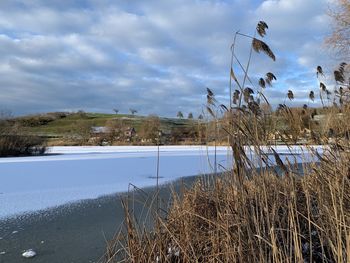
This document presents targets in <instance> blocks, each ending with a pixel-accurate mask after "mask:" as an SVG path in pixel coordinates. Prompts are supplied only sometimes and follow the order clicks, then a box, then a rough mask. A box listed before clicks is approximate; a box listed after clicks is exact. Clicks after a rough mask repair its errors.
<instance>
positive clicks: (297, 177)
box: [105, 22, 350, 263]
mask: <svg viewBox="0 0 350 263" xmlns="http://www.w3.org/2000/svg"><path fill="white" fill-rule="evenodd" d="M267 28H268V26H267V25H266V23H264V24H262V22H259V24H258V26H257V30H258V34H259V35H260V36H264V35H265V34H266V29H267ZM237 36H243V37H247V38H248V39H253V43H252V50H255V51H257V52H260V51H263V52H265V53H266V54H267V55H268V56H269V57H270V58H272V59H274V58H275V57H274V55H273V53H272V51H271V50H270V48H269V47H268V46H267V44H265V43H264V42H262V41H260V40H257V39H256V38H253V37H250V36H247V35H244V34H240V33H236V37H237ZM236 37H235V39H236ZM262 43H263V44H262ZM234 46H235V43H234V44H233V45H232V49H231V51H232V61H233V58H234V59H236V62H237V64H238V65H239V66H240V67H241V69H242V71H243V74H244V77H243V81H241V82H240V81H239V80H238V78H237V76H236V75H235V74H233V70H232V68H233V63H232V64H231V67H230V96H229V97H230V98H232V99H233V102H232V101H231V102H230V106H231V105H232V104H235V105H236V106H235V107H227V106H225V105H222V104H220V103H219V102H218V101H217V99H216V98H215V94H214V92H213V91H212V90H210V89H207V105H206V106H207V109H208V112H209V114H210V116H211V118H212V119H211V122H209V124H212V125H214V128H213V129H212V130H213V136H214V142H215V145H217V139H218V138H221V137H222V132H224V133H225V135H226V138H227V141H228V142H229V145H230V147H231V149H232V158H233V160H234V161H233V165H232V167H228V168H227V170H228V172H227V173H225V174H224V175H221V176H219V175H218V174H215V175H214V177H213V178H212V179H211V180H209V181H208V180H203V179H202V180H199V181H198V182H197V183H195V185H194V186H193V187H190V188H188V189H185V188H184V189H183V190H182V191H181V193H180V194H176V193H174V194H173V198H172V202H171V203H170V204H169V206H168V207H167V212H166V216H161V215H159V213H158V212H159V209H158V208H156V209H155V210H151V211H152V212H153V213H154V228H152V229H145V227H144V226H143V225H142V224H138V223H137V220H135V216H134V215H133V213H132V210H129V208H128V206H127V205H125V214H126V220H125V225H124V227H123V228H122V229H121V231H120V232H119V233H118V234H117V235H116V237H115V238H114V239H113V240H112V241H111V242H110V243H109V245H108V249H107V253H106V258H105V262H339V263H340V262H349V261H350V142H349V140H348V138H347V136H346V134H347V133H348V132H349V123H347V124H346V123H344V122H346V120H347V119H346V118H344V121H343V122H342V123H341V124H339V121H338V122H337V121H333V122H331V121H326V122H325V123H324V125H325V127H323V128H322V129H321V130H318V131H317V132H318V133H319V134H318V137H320V138H321V139H320V140H321V141H323V142H325V143H328V144H329V145H330V146H329V147H328V148H327V150H326V151H325V152H324V153H323V155H322V156H321V155H320V154H319V153H317V152H315V153H314V155H315V157H317V158H318V161H316V162H313V163H310V164H308V165H304V167H303V174H302V175H301V174H300V171H299V170H298V169H296V168H295V166H296V165H297V163H293V162H292V161H291V160H286V161H284V162H283V161H282V158H281V157H280V155H279V154H278V153H277V152H275V151H274V150H273V149H272V147H271V141H269V140H268V137H269V136H268V134H269V133H270V132H271V130H270V129H271V127H275V123H272V124H269V125H267V124H268V123H270V121H269V120H268V119H267V118H268V116H269V115H270V114H271V113H269V110H268V109H269V107H270V105H269V103H268V101H267V99H266V98H265V96H264V95H263V94H262V89H263V88H264V87H266V85H260V86H261V91H254V90H253V89H251V88H246V85H245V82H246V81H249V80H250V79H251V78H249V74H248V70H249V65H250V63H251V56H250V58H249V61H248V63H247V65H246V66H245V67H243V65H242V64H241V62H240V61H239V59H238V58H237V55H236V54H235V53H234V50H235V48H234ZM319 71H322V74H323V70H322V69H321V70H320V69H319V68H318V72H319ZM319 74H321V73H320V72H319ZM319 74H318V77H320V75H319ZM261 79H262V78H261ZM231 80H234V82H232V81H231ZM272 80H277V78H276V77H275V76H274V74H273V73H271V72H269V73H267V74H266V79H265V81H266V82H267V84H268V85H269V84H271V81H272ZM233 83H234V84H235V85H237V88H238V89H239V90H235V92H234V93H233V94H231V91H232V90H233V87H232V86H231V85H232V84H233ZM261 84H263V83H262V82H261ZM288 95H289V96H288ZM288 95H287V97H289V99H293V98H294V93H293V92H292V91H290V92H289V94H288ZM312 99H314V96H313V98H312ZM322 99H323V98H322V96H321V100H322ZM260 100H264V103H261V102H260ZM322 103H323V101H322ZM262 105H265V106H264V107H265V108H266V109H264V107H263V106H262ZM348 108H349V107H345V105H342V108H341V111H342V112H343V114H347V113H349V112H348V110H347V109H348ZM280 111H281V112H280V114H281V115H282V117H283V118H285V119H286V120H288V123H287V125H288V129H286V138H285V139H283V141H284V142H285V143H286V144H287V145H288V143H289V142H290V141H293V142H296V141H297V138H298V136H299V135H300V130H301V129H302V127H305V126H308V127H309V128H310V129H314V127H313V126H312V125H311V124H310V123H309V122H310V119H311V118H312V116H311V115H312V111H311V110H309V109H308V108H307V105H306V106H305V107H303V108H302V109H298V110H292V109H290V108H289V107H288V106H287V105H286V104H281V109H280ZM325 112H326V113H327V114H330V115H329V116H335V115H334V114H335V113H334V112H335V108H331V109H330V110H325ZM276 114H277V113H276ZM327 114H326V115H327ZM302 115H304V117H303V116H302ZM327 116H328V115H327ZM272 122H275V121H272ZM336 125H338V128H339V129H338V130H336V131H337V133H335V137H336V140H335V141H334V142H330V141H329V140H328V137H327V135H326V134H325V133H326V131H327V130H329V129H331V128H332V127H334V128H335V127H336ZM339 125H340V126H341V127H340V126H339ZM210 130H211V129H208V131H210ZM312 132H314V133H315V132H316V131H313V130H312ZM294 133H295V134H294ZM323 139H324V140H323ZM245 145H249V146H251V148H252V150H253V152H254V154H255V156H256V159H257V160H256V162H257V163H253V162H252V161H251V160H250V159H249V158H248V156H247V153H246V152H245V150H244V146H245ZM263 145H267V149H269V150H270V151H271V153H272V155H271V156H273V157H272V158H274V161H275V163H276V164H277V165H276V166H272V165H271V164H270V163H269V162H268V161H267V158H268V157H269V158H271V157H270V156H268V155H266V152H265V151H263V148H262V147H261V146H263ZM310 151H311V149H310ZM265 165H266V166H267V167H268V169H257V168H258V167H264V166H265ZM214 170H216V169H214ZM278 171H279V172H278Z"/></svg>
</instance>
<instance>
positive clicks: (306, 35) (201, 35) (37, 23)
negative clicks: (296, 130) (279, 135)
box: [0, 0, 331, 116]
mask: <svg viewBox="0 0 350 263" xmlns="http://www.w3.org/2000/svg"><path fill="white" fill-rule="evenodd" d="M329 1H330V0H265V1H257V0H142V1H138V0H75V1H71V0H1V1H0V89H1V92H0V109H1V110H4V109H6V110H10V111H12V113H13V114H15V115H18V114H30V113H37V112H47V111H68V110H80V109H82V110H85V111H95V112H112V109H113V108H117V109H119V110H120V112H127V111H128V109H129V108H135V109H137V110H138V111H139V113H140V114H144V115H147V114H151V113H153V114H158V115H161V116H176V112H177V111H179V110H181V111H183V112H184V113H185V114H186V113H188V112H190V111H191V112H193V113H194V114H196V115H198V114H199V112H200V111H201V108H202V105H203V104H204V103H205V88H206V87H210V88H211V89H212V90H213V91H214V92H215V93H216V95H217V97H218V98H219V99H221V100H222V102H225V100H226V98H227V94H228V81H229V64H230V46H231V44H232V40H233V35H234V32H235V31H237V30H240V32H242V33H247V34H254V30H255V26H256V24H257V22H258V21H259V20H264V21H266V22H267V24H268V25H269V30H268V35H267V36H266V37H265V38H264V41H266V42H267V43H268V44H269V45H270V47H271V49H272V50H273V51H274V53H275V55H276V58H277V59H276V62H273V61H271V59H269V58H268V57H266V56H264V55H260V54H254V55H253V62H252V65H251V77H252V79H253V81H255V80H257V78H258V77H260V76H263V75H264V74H265V73H266V72H269V71H271V72H274V73H275V75H276V76H277V78H278V81H277V82H276V83H275V84H274V86H273V87H272V88H268V90H267V91H266V93H267V95H268V96H269V98H270V99H271V102H272V103H274V104H278V103H283V101H284V97H285V93H286V91H287V90H288V89H291V90H293V91H294V93H295V97H296V99H295V101H294V103H295V104H298V103H299V104H302V103H304V102H305V96H307V95H306V94H308V93H309V91H310V90H311V89H314V90H315V91H316V90H317V85H318V82H317V80H316V78H315V68H316V66H317V65H318V64H321V65H326V64H327V63H328V61H329V58H330V56H329V55H327V54H326V53H327V52H326V51H325V50H324V47H323V39H324V37H325V36H326V35H327V34H328V33H329V31H330V23H329V18H328V17H327V15H326V11H327V8H328V3H329ZM249 46H250V40H247V39H244V38H240V39H238V42H237V49H236V52H237V55H238V56H239V58H240V59H241V61H242V63H243V64H245V63H246V57H247V52H248V51H249ZM327 65H328V64H327ZM330 65H331V63H330ZM235 70H237V74H238V75H239V70H238V67H237V65H236V66H235ZM330 70H331V69H330Z"/></svg>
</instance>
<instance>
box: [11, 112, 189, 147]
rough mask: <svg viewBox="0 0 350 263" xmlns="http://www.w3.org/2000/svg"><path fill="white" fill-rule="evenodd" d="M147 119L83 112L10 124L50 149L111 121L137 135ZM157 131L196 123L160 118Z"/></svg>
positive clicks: (40, 116)
mask: <svg viewBox="0 0 350 263" xmlns="http://www.w3.org/2000/svg"><path fill="white" fill-rule="evenodd" d="M146 119H147V116H139V115H130V114H104V113H86V112H75V113H68V112H52V113H45V114H36V115H28V116H22V117H17V118H14V119H12V120H11V122H13V123H14V124H16V125H18V126H19V127H20V129H21V130H22V131H23V132H25V133H28V134H32V135H39V136H41V137H45V138H47V139H48V144H49V145H55V144H56V145H72V144H75V142H74V138H76V137H79V136H81V134H82V133H84V132H85V133H87V132H89V131H91V129H92V128H93V127H105V126H106V125H108V122H110V121H112V122H113V121H122V123H123V125H124V126H125V127H130V128H134V129H135V130H136V132H139V131H140V129H141V127H142V125H143V123H144V121H145V120H146ZM159 121H160V129H161V130H163V131H166V132H169V131H172V130H174V129H178V130H179V129H180V130H182V129H189V128H191V127H190V126H191V125H193V124H194V123H195V122H196V121H195V120H189V119H176V118H164V117H159Z"/></svg>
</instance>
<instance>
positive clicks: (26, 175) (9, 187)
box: [0, 146, 310, 219]
mask: <svg viewBox="0 0 350 263" xmlns="http://www.w3.org/2000/svg"><path fill="white" fill-rule="evenodd" d="M276 150H277V151H278V152H279V153H282V154H284V155H283V158H286V157H287V156H288V155H289V154H290V151H291V150H290V149H288V148H287V147H285V146H280V147H277V148H276ZM292 151H293V152H294V153H297V154H300V155H298V157H297V159H298V162H303V161H305V160H307V159H308V158H310V157H309V156H308V155H307V154H306V155H305V154H303V157H301V153H302V152H305V151H304V150H303V149H302V148H300V147H294V148H293V149H292ZM215 152H216V163H217V167H218V168H217V170H218V171H223V170H222V169H221V168H220V167H230V166H229V165H230V163H231V158H232V157H231V152H230V149H229V148H228V147H217V149H216V151H215V148H214V147H206V146H161V147H160V170H159V175H160V180H159V181H160V183H165V182H169V181H173V180H176V179H178V178H181V177H186V176H193V175H200V174H207V173H213V172H214V168H213V166H214V159H215V157H214V156H215ZM48 153H49V154H48V155H45V156H39V157H16V158H0V219H1V218H6V217H13V216H15V215H19V214H23V213H27V212H33V211H37V210H41V209H46V208H52V207H56V206H59V205H63V204H67V203H70V202H75V201H79V200H85V199H94V198H97V197H100V196H103V195H109V194H113V193H117V192H124V191H127V190H128V187H129V184H130V183H131V184H134V185H136V186H137V187H140V188H141V187H147V186H154V185H155V184H156V179H155V176H156V171H157V170H156V167H157V147H156V146H144V147H139V146H110V147H109V146H104V147H52V148H50V149H49V152H48ZM289 156H290V155H289ZM305 156H306V157H305ZM250 157H251V158H254V157H253V156H252V155H251V156H250Z"/></svg>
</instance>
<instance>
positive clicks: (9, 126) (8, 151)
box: [0, 119, 46, 157]
mask: <svg viewBox="0 0 350 263" xmlns="http://www.w3.org/2000/svg"><path fill="white" fill-rule="evenodd" d="M20 130H21V128H20V126H18V125H14V124H13V122H12V120H11V119H5V120H4V119H3V120H0V157H9V156H27V155H38V154H44V153H45V151H46V146H45V145H46V141H45V139H44V138H42V137H39V136H35V135H28V134H21V133H20Z"/></svg>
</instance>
